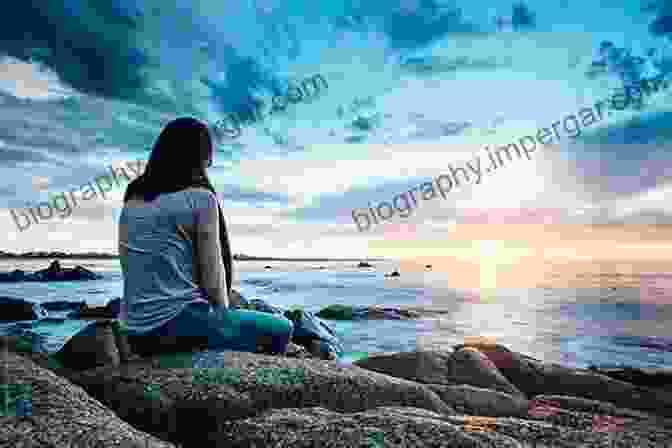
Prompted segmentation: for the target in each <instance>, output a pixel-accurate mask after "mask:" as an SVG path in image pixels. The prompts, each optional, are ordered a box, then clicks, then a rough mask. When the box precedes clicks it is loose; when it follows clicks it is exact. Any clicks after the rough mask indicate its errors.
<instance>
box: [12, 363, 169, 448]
mask: <svg viewBox="0 0 672 448" xmlns="http://www.w3.org/2000/svg"><path fill="white" fill-rule="evenodd" d="M0 356H2V359H0V362H2V365H3V370H4V373H5V377H4V378H2V383H5V381H6V382H7V383H5V384H20V385H23V387H24V388H25V389H26V390H27V392H28V393H27V395H28V400H29V401H30V403H31V406H30V412H31V413H32V418H30V417H28V418H26V417H18V416H6V415H3V414H0V446H7V447H10V446H12V447H21V446H25V447H36V446H54V447H72V448H79V447H82V448H85V447H88V448H92V447H94V446H100V444H101V443H102V444H105V446H123V447H129V448H130V447H132V448H145V447H151V448H175V445H173V444H171V443H168V442H164V441H162V440H159V439H157V438H156V437H154V436H152V435H150V434H147V433H144V432H142V431H139V430H137V429H135V428H134V427H132V426H130V425H129V424H128V423H126V422H124V421H123V420H121V419H120V418H119V417H118V416H117V415H115V413H114V412H112V411H111V410H109V409H107V408H106V407H104V406H103V405H102V404H101V403H100V402H98V401H97V400H95V399H94V398H92V397H91V396H90V395H89V394H87V393H86V392H85V391H84V390H83V389H82V388H81V387H79V386H75V385H73V384H72V383H70V382H69V381H68V380H66V379H64V378H61V377H59V376H56V375H55V374H54V373H52V372H50V371H49V370H46V369H43V368H41V367H39V366H38V365H36V364H35V363H33V362H32V361H31V360H30V359H28V358H26V357H23V356H21V355H19V354H16V353H13V352H9V353H7V352H5V353H4V354H3V353H1V352H0ZM24 409H25V407H24Z"/></svg>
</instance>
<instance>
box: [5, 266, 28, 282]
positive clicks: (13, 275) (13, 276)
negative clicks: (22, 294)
mask: <svg viewBox="0 0 672 448" xmlns="http://www.w3.org/2000/svg"><path fill="white" fill-rule="evenodd" d="M25 278H26V273H25V272H24V271H22V270H20V269H15V270H13V271H12V272H0V282H22V281H24V280H25Z"/></svg>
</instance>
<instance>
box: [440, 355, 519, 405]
mask: <svg viewBox="0 0 672 448" xmlns="http://www.w3.org/2000/svg"><path fill="white" fill-rule="evenodd" d="M448 378H449V380H450V381H452V382H453V383H456V384H470V385H472V386H476V387H483V388H487V389H492V390H498V391H501V392H505V393H507V394H511V395H516V396H524V395H523V393H522V392H521V391H520V390H519V389H518V388H516V386H514V385H513V384H511V382H509V380H508V379H506V377H505V376H504V375H502V373H501V372H500V371H499V370H498V369H497V367H496V366H495V364H493V363H492V361H490V360H489V359H488V357H487V356H485V355H484V354H483V353H481V352H479V351H478V350H475V349H473V348H469V347H465V348H462V349H459V350H456V351H455V353H453V355H452V356H451V357H450V359H449V361H448Z"/></svg>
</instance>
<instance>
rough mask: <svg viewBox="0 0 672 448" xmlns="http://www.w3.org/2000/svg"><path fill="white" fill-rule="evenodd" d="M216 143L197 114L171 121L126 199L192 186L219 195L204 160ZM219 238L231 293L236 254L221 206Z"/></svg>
mask: <svg viewBox="0 0 672 448" xmlns="http://www.w3.org/2000/svg"><path fill="white" fill-rule="evenodd" d="M212 156H213V145H212V139H211V138H210V131H209V130H208V127H207V126H206V125H205V124H204V123H202V122H200V121H198V120H196V119H195V118H190V117H183V118H178V119H176V120H173V121H171V122H170V123H168V125H167V126H166V127H165V128H163V131H161V134H160V135H159V138H158V139H157V140H156V143H155V144H154V148H152V154H151V155H150V156H149V162H147V166H146V167H145V172H144V173H143V174H142V175H141V176H139V177H138V178H137V179H134V180H133V181H132V182H131V183H130V184H128V188H126V193H125V194H124V203H126V202H127V201H128V200H129V199H131V198H132V197H134V196H140V197H142V198H143V199H144V201H145V202H150V201H153V200H154V199H155V198H156V197H157V196H159V195H160V194H161V193H175V192H177V191H181V190H184V189H186V188H189V187H203V188H206V189H207V190H210V191H211V192H212V193H213V194H215V196H216V195H217V193H216V192H215V188H214V187H213V186H212V183H211V182H210V179H209V178H208V174H207V173H206V171H205V169H204V168H203V161H204V160H208V158H209V159H210V160H211V161H212ZM217 207H218V209H219V240H220V245H221V247H222V260H223V262H224V268H225V269H226V286H227V289H228V291H227V292H228V293H229V294H230V293H231V279H232V278H233V258H232V256H231V246H230V245H229V233H228V232H227V231H226V222H225V221H224V214H223V213H222V209H221V207H220V206H219V202H218V206H217Z"/></svg>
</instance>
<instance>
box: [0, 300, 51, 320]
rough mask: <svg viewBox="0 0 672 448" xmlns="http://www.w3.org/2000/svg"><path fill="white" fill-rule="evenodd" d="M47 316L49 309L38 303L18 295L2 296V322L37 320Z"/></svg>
mask: <svg viewBox="0 0 672 448" xmlns="http://www.w3.org/2000/svg"><path fill="white" fill-rule="evenodd" d="M45 317H47V311H46V310H45V309H44V308H42V307H41V306H40V305H39V304H37V303H32V302H29V301H27V300H23V299H19V298H16V297H0V322H1V321H8V322H11V321H19V320H36V319H43V318H45Z"/></svg>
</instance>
